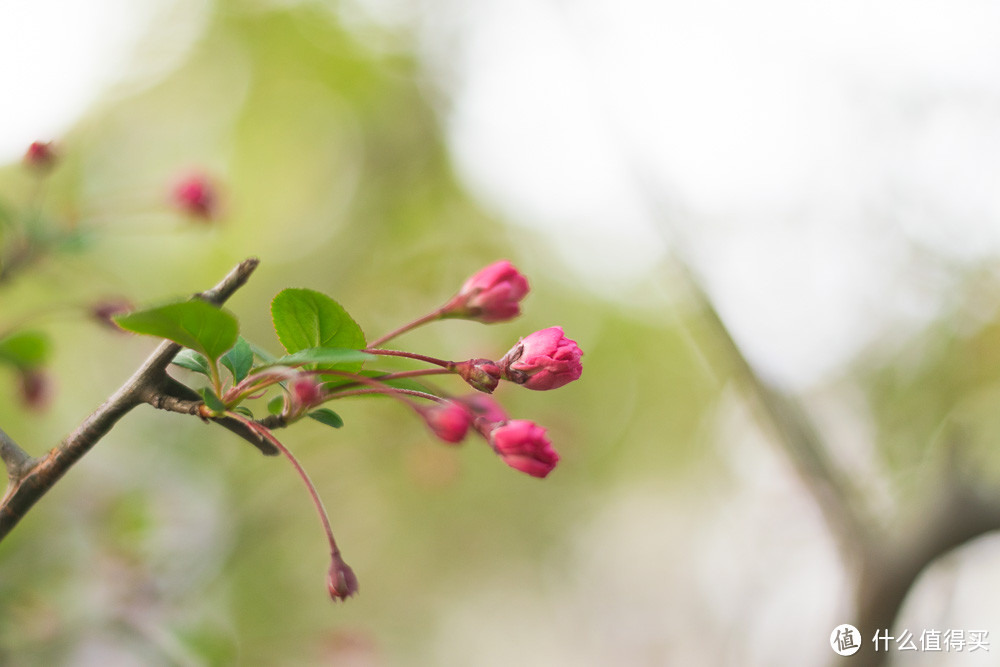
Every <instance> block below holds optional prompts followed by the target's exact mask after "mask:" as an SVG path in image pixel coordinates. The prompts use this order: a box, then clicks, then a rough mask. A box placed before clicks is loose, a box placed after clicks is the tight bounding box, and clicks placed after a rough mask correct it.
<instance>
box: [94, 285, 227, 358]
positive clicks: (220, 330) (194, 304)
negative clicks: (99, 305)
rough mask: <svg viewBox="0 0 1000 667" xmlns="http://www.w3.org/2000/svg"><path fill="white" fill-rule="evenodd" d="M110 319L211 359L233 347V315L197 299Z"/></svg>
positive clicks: (124, 326)
mask: <svg viewBox="0 0 1000 667" xmlns="http://www.w3.org/2000/svg"><path fill="white" fill-rule="evenodd" d="M114 320H115V322H117V323H118V326H120V327H121V328H122V329H126V330H127V331H132V332H135V333H138V334H144V335H147V336H157V337H159V338H166V339H167V340H172V341H173V342H175V343H179V344H181V345H183V346H184V347H189V348H191V349H192V350H195V351H196V352H201V353H202V354H204V355H205V356H206V357H208V358H209V359H211V360H213V361H214V360H218V358H219V357H220V356H222V355H223V354H224V353H225V352H226V351H227V350H229V349H230V348H231V347H233V345H235V344H236V339H237V336H238V335H239V324H238V323H237V321H236V316H235V315H233V314H232V313H230V312H229V311H227V310H223V309H221V308H216V307H215V306H213V305H211V304H209V303H206V302H204V301H200V300H198V299H194V300H192V301H181V302H179V303H170V304H167V305H165V306H160V307H158V308H149V309H147V310H139V311H136V312H133V313H129V314H127V315H119V316H117V317H115V318H114Z"/></svg>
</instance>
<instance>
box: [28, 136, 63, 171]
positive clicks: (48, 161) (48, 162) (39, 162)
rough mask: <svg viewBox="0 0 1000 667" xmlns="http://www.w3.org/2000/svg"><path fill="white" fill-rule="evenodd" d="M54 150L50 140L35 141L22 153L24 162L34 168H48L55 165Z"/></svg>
mask: <svg viewBox="0 0 1000 667" xmlns="http://www.w3.org/2000/svg"><path fill="white" fill-rule="evenodd" d="M55 162H56V152H55V150H53V148H52V142H51V141H35V142H32V144H31V145H30V146H28V150H27V151H26V152H25V154H24V164H26V165H28V166H29V167H35V168H36V169H49V168H51V167H53V166H54V165H55Z"/></svg>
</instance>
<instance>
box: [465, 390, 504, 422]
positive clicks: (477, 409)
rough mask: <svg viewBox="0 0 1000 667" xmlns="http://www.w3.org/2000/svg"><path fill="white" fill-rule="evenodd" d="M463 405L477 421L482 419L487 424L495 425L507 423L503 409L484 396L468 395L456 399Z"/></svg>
mask: <svg viewBox="0 0 1000 667" xmlns="http://www.w3.org/2000/svg"><path fill="white" fill-rule="evenodd" d="M458 400H460V401H461V402H462V403H464V404H465V406H466V407H467V408H469V410H471V411H472V414H473V415H475V416H476V418H477V419H482V420H483V421H484V422H486V423H487V424H496V423H498V422H503V421H507V413H506V412H504V409H503V407H501V405H500V404H499V403H497V401H496V399H494V398H493V397H491V396H487V395H486V394H470V395H469V396H463V397H462V398H460V399H458Z"/></svg>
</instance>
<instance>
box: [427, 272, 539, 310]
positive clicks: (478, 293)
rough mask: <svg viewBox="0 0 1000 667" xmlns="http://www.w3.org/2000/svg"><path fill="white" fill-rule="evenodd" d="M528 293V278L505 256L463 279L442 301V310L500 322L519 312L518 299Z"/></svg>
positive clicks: (519, 300)
mask: <svg viewBox="0 0 1000 667" xmlns="http://www.w3.org/2000/svg"><path fill="white" fill-rule="evenodd" d="M527 293H528V280H527V278H525V277H524V276H523V275H521V273H520V272H519V271H518V270H517V269H516V268H514V265H513V264H511V263H510V262H508V261H507V260H505V259H504V260H500V261H499V262H494V263H493V264H490V265H489V266H487V267H486V268H484V269H481V270H480V271H479V272H478V273H476V274H475V275H474V276H472V277H471V278H469V279H468V280H466V281H465V284H464V285H462V289H460V290H459V291H458V294H456V295H455V296H454V297H452V299H451V301H449V302H448V303H447V304H445V306H444V313H445V314H446V315H447V316H449V317H465V318H469V319H473V320H479V321H480V322H503V321H505V320H509V319H512V318H514V317H517V316H518V315H520V314H521V306H520V302H521V299H523V298H524V297H525V295H526V294H527Z"/></svg>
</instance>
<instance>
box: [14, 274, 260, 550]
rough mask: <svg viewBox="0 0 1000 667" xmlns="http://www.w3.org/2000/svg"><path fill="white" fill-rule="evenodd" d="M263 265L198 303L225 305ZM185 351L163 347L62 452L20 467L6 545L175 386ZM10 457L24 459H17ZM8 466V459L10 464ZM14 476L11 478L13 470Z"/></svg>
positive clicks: (232, 276) (174, 345) (232, 278)
mask: <svg viewBox="0 0 1000 667" xmlns="http://www.w3.org/2000/svg"><path fill="white" fill-rule="evenodd" d="M258 263H259V260H257V259H256V258H250V259H247V260H244V261H243V262H241V263H240V264H239V265H237V266H236V267H235V268H234V269H233V270H232V271H230V272H229V274H228V275H226V277H225V278H223V279H222V280H221V281H220V282H219V283H218V284H217V285H216V286H215V287H213V288H212V289H210V290H207V291H205V292H202V293H200V294H197V295H195V296H196V298H200V299H204V300H205V301H208V302H209V303H212V304H214V305H221V304H222V303H224V302H225V301H226V300H227V299H228V298H229V297H230V296H232V295H233V294H234V293H235V292H236V290H238V289H239V288H240V287H242V286H243V285H244V284H245V283H246V281H247V279H248V278H249V277H250V275H251V274H252V273H253V271H254V269H256V268H257V265H258ZM180 349H181V346H180V345H178V344H177V343H173V342H170V341H164V342H162V343H160V345H159V346H157V348H156V350H154V351H153V353H152V354H151V355H150V356H149V357H148V358H147V359H146V361H145V362H143V364H142V366H140V367H139V369H138V370H137V371H136V372H135V373H134V374H133V375H132V377H130V378H129V379H128V380H127V381H126V382H125V384H123V385H122V386H121V387H120V388H119V389H118V390H117V391H116V392H115V393H114V394H112V396H111V397H110V398H108V400H106V401H105V402H104V403H103V404H102V405H101V406H100V407H99V408H97V410H95V411H94V412H93V413H92V414H91V415H90V416H89V417H87V418H86V419H85V420H84V421H83V423H81V424H80V426H79V427H77V428H76V430H74V431H73V432H72V433H70V435H69V436H67V437H66V439H65V440H63V442H62V443H61V444H60V445H59V446H58V447H56V448H55V449H52V450H51V451H50V452H49V453H48V454H46V455H45V456H42V457H39V458H37V459H31V462H30V465H24V462H23V461H21V465H15V467H14V470H15V474H14V476H11V478H10V481H9V483H8V486H7V491H6V492H5V494H4V497H3V501H2V503H0V540H2V539H3V538H4V537H6V536H7V534H8V533H10V531H11V530H12V529H13V528H14V526H15V525H17V523H18V522H19V521H20V520H21V519H22V518H23V517H24V515H25V514H27V512H28V510H30V509H31V508H32V506H34V504H35V503H36V502H37V501H38V500H39V499H40V498H41V497H42V496H43V495H45V493H46V492H47V491H48V490H49V489H51V488H52V487H53V486H54V485H55V483H56V482H58V481H59V480H60V479H61V478H62V476H63V475H64V474H66V472H67V471H68V470H69V469H70V468H71V467H72V466H73V464H75V463H76V462H77V461H79V460H80V458H82V457H83V456H84V455H85V454H86V453H87V452H89V451H90V450H91V449H92V448H93V447H94V445H96V444H97V442H98V441H99V440H100V439H101V438H102V437H104V436H105V435H106V434H107V433H108V432H109V431H110V430H111V429H112V428H113V427H114V425H115V424H116V423H117V422H118V420H119V419H121V418H122V417H123V416H125V415H126V414H127V413H128V412H129V411H130V410H132V408H134V407H136V406H137V405H140V404H141V403H143V402H145V401H146V400H147V399H148V398H149V397H150V395H151V392H152V391H156V390H158V389H162V388H163V387H165V386H173V385H171V383H170V378H169V376H168V375H167V373H166V369H167V366H168V365H169V364H170V362H171V361H172V360H173V358H174V356H175V355H176V354H177V353H178V352H179V351H180ZM177 384H179V383H177ZM8 440H9V438H8ZM11 442H12V441H11ZM5 449H6V450H7V451H11V450H12V448H11V447H10V446H9V445H5ZM14 451H15V452H16V450H14ZM9 456H12V457H13V458H15V459H18V458H20V457H18V456H17V455H16V454H11V455H9ZM6 460H7V459H6V458H5V459H4V461H5V462H6ZM8 475H11V468H10V467H8Z"/></svg>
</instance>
